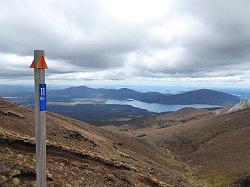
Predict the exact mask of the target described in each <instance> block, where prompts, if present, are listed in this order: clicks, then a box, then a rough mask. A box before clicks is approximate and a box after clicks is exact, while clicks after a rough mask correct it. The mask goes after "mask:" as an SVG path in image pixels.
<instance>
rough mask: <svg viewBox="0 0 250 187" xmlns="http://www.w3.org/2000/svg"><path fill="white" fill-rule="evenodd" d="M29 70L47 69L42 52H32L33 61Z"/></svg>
mask: <svg viewBox="0 0 250 187" xmlns="http://www.w3.org/2000/svg"><path fill="white" fill-rule="evenodd" d="M30 68H35V69H48V66H47V63H46V61H45V59H44V50H34V60H33V62H32V63H31V65H30Z"/></svg>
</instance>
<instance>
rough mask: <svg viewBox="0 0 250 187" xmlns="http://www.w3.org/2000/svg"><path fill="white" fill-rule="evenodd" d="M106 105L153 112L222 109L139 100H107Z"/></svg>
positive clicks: (212, 106) (213, 106)
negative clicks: (184, 109) (191, 108)
mask: <svg viewBox="0 0 250 187" xmlns="http://www.w3.org/2000/svg"><path fill="white" fill-rule="evenodd" d="M105 103H106V104H119V105H131V106H133V107H137V108H141V109H146V110H148V111H151V112H173V111H177V110H180V109H182V108H187V107H193V108H215V107H220V106H216V105H201V104H195V105H164V104H158V103H144V102H140V101H137V100H122V101H120V100H107V101H106V102H105Z"/></svg>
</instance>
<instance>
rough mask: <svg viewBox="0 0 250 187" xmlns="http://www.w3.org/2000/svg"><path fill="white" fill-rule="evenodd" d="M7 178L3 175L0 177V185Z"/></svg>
mask: <svg viewBox="0 0 250 187" xmlns="http://www.w3.org/2000/svg"><path fill="white" fill-rule="evenodd" d="M6 180H7V178H6V177H5V176H4V175H0V183H4V182H5V181H6Z"/></svg>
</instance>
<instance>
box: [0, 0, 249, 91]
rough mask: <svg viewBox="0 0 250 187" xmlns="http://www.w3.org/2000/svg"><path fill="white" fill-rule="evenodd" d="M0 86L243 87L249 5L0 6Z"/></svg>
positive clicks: (62, 1)
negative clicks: (36, 65) (37, 77)
mask: <svg viewBox="0 0 250 187" xmlns="http://www.w3.org/2000/svg"><path fill="white" fill-rule="evenodd" d="M0 25H1V29H0V64H1V68H0V81H1V82H0V83H1V84H14V83H18V84H20V83H25V84H31V83H32V80H33V79H32V76H33V72H32V70H31V69H29V65H30V64H31V62H32V60H33V50H34V49H44V50H45V52H46V61H47V64H48V66H49V69H48V70H47V83H51V84H67V85H70V84H72V85H77V84H78V85H80V84H86V83H88V84H92V83H93V84H104V85H105V84H127V85H129V84H132V85H137V84H138V85H161V86H178V85H182V86H190V85H191V86H201V87H206V86H232V87H233V86H240V87H247V86H250V1H249V0H203V1H201V0H70V1H69V0H42V1H41V0H40V1H35V0H22V1H20V0H8V1H0Z"/></svg>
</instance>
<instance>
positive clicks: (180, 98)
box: [48, 86, 240, 106]
mask: <svg viewBox="0 0 250 187" xmlns="http://www.w3.org/2000/svg"><path fill="white" fill-rule="evenodd" d="M48 98H49V100H50V101H52V100H53V101H64V100H71V99H77V98H78V99H79V98H99V99H114V100H126V99H134V100H138V101H142V102H146V103H160V104H168V105H192V104H208V105H220V106H223V105H229V104H236V103H239V102H240V99H239V97H237V96H234V95H230V94H227V93H224V92H219V91H214V90H209V89H200V90H195V91H190V92H185V93H181V94H162V93H158V92H146V93H142V92H137V91H135V90H131V89H127V88H122V89H118V90H116V89H103V88H100V89H94V88H89V87H86V86H79V87H70V88H67V89H64V90H54V91H50V92H49V93H48Z"/></svg>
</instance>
